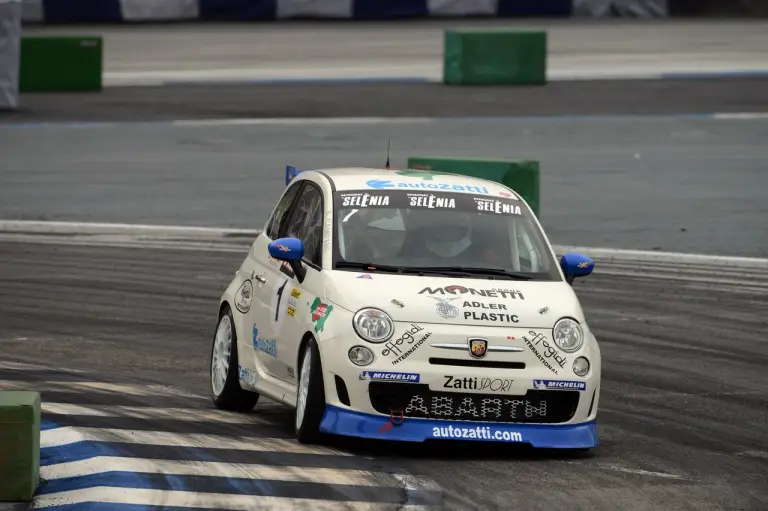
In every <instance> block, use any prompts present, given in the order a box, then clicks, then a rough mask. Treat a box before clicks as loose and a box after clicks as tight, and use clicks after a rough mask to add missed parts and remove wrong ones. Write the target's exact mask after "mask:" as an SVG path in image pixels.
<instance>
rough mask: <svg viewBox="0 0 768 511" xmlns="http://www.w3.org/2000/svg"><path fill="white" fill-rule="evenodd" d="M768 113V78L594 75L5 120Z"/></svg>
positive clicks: (288, 89) (59, 98)
mask: <svg viewBox="0 0 768 511" xmlns="http://www.w3.org/2000/svg"><path fill="white" fill-rule="evenodd" d="M719 112H732V113H733V112H735V113H741V112H768V78H759V77H756V78H716V79H697V80H691V79H685V80H683V79H680V80H673V79H669V80H596V81H575V82H551V83H549V84H547V85H546V86H530V87H499V86H471V87H455V86H447V85H442V84H440V83H284V84H257V85H254V84H233V85H210V84H209V85H195V84H192V85H175V86H170V85H169V86H164V87H113V88H108V89H104V91H103V92H101V93H98V94H87V93H44V94H43V93H40V94H37V93H36V94H22V95H21V104H20V106H19V108H18V109H17V110H11V111H4V112H2V111H0V122H1V123H35V122H52V121H59V122H61V121H153V120H165V121H169V120H177V119H219V118H224V119H243V118H269V117H281V118H291V117H298V118H305V117H478V116H553V115H617V114H632V115H650V114H664V115H676V114H710V113H719Z"/></svg>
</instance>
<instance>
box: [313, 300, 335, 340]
mask: <svg viewBox="0 0 768 511" xmlns="http://www.w3.org/2000/svg"><path fill="white" fill-rule="evenodd" d="M331 311H333V305H328V304H327V303H323V302H322V301H321V300H320V298H319V297H318V298H315V301H313V302H312V305H311V307H310V312H311V314H312V323H314V324H315V332H322V331H323V328H324V327H325V321H326V320H327V319H328V316H330V315H331Z"/></svg>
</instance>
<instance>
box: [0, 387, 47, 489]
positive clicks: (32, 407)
mask: <svg viewBox="0 0 768 511" xmlns="http://www.w3.org/2000/svg"><path fill="white" fill-rule="evenodd" d="M0 474H2V477H0V502H3V501H5V502H22V501H30V500H32V497H33V496H34V494H35V491H36V490H37V486H38V484H39V483H40V394H39V393H38V392H28V391H0Z"/></svg>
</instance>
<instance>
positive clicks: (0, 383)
mask: <svg viewBox="0 0 768 511" xmlns="http://www.w3.org/2000/svg"><path fill="white" fill-rule="evenodd" d="M0 389H3V390H11V389H14V390H33V391H36V392H45V391H49V392H66V391H68V390H72V391H76V392H86V393H98V394H122V395H130V396H157V395H158V394H161V393H162V390H160V389H152V388H150V387H148V386H146V385H127V384H115V383H104V382H93V381H21V380H0ZM167 394H168V395H172V393H171V392H167ZM199 398H200V399H202V397H199Z"/></svg>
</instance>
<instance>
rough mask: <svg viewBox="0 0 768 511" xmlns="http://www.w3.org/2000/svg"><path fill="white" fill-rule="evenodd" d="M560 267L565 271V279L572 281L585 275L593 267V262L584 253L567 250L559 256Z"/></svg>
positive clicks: (570, 282) (590, 271)
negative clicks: (567, 251)
mask: <svg viewBox="0 0 768 511" xmlns="http://www.w3.org/2000/svg"><path fill="white" fill-rule="evenodd" d="M560 268H562V269H563V273H565V280H567V281H568V283H569V284H572V283H573V279H574V278H576V277H586V276H587V275H589V274H590V273H592V270H594V269H595V262H594V261H593V260H592V259H590V258H589V257H587V256H585V255H584V254H577V253H576V252H569V253H567V254H563V256H562V257H561V258H560Z"/></svg>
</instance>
